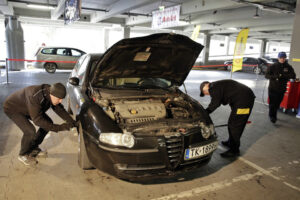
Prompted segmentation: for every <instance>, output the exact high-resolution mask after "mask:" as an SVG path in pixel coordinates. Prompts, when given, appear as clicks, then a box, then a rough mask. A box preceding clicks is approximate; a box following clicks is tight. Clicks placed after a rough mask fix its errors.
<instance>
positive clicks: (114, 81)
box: [94, 78, 172, 89]
mask: <svg viewBox="0 0 300 200" xmlns="http://www.w3.org/2000/svg"><path fill="white" fill-rule="evenodd" d="M94 86H95V87H106V88H116V89H118V88H126V89H127V88H142V89H155V88H162V89H165V88H169V87H171V86H172V82H171V81H169V80H166V79H163V78H110V79H104V80H99V81H98V82H97V83H96V84H95V85H94Z"/></svg>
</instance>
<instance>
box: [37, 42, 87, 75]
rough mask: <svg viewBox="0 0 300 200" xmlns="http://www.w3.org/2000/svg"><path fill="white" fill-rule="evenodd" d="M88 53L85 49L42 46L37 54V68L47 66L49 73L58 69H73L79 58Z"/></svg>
mask: <svg viewBox="0 0 300 200" xmlns="http://www.w3.org/2000/svg"><path fill="white" fill-rule="evenodd" d="M83 54H86V53H85V52H84V51H81V50H79V49H75V48H69V47H40V48H39V49H38V51H37V52H36V54H35V57H36V58H35V59H36V60H37V61H36V62H34V63H33V66H34V67H35V68H45V70H46V71H47V72H49V73H54V72H55V71H56V69H73V68H74V66H75V64H76V62H77V60H78V59H79V58H80V56H82V55H83Z"/></svg>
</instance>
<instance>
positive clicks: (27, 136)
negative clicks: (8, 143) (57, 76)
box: [3, 83, 76, 165]
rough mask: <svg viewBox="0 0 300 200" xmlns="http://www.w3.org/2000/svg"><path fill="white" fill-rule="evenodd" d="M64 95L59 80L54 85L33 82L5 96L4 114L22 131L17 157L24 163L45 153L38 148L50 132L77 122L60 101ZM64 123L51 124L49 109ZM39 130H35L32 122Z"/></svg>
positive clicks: (69, 126) (63, 87) (31, 162)
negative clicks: (31, 84)
mask: <svg viewBox="0 0 300 200" xmlns="http://www.w3.org/2000/svg"><path fill="white" fill-rule="evenodd" d="M65 96H66V88H65V86H64V85H63V84H61V83H55V84H53V85H51V86H50V85H47V84H42V85H33V86H29V87H26V88H23V89H21V90H19V91H17V92H15V93H13V94H11V95H10V96H8V97H7V98H6V100H5V102H4V104H3V109H4V112H5V113H6V115H7V116H8V117H9V118H10V119H11V120H12V121H13V122H14V123H15V124H16V125H17V126H18V127H19V128H20V129H21V130H22V132H23V137H22V140H21V150H20V152H19V157H18V159H19V160H20V161H21V162H22V163H23V164H25V165H35V164H37V163H38V162H37V160H36V158H35V157H36V156H37V155H38V154H45V153H46V152H44V151H42V150H41V149H40V148H39V145H40V144H41V143H42V142H43V140H44V138H45V136H46V134H47V133H48V132H49V131H54V132H58V131H66V130H70V128H72V127H74V126H76V122H75V121H74V120H73V119H72V117H71V116H70V115H69V114H68V113H67V111H66V110H65V109H64V107H63V105H62V104H61V102H62V100H63V99H64V98H65ZM50 107H51V108H52V109H53V111H54V112H55V113H56V114H58V115H59V116H60V117H61V118H62V119H63V120H65V121H66V123H64V124H61V125H58V124H53V121H52V120H51V118H50V117H49V116H48V115H47V114H46V111H47V110H48V109H49V108H50ZM31 121H32V122H33V124H34V125H36V126H38V127H39V129H38V130H37V131H36V129H35V127H34V125H33V124H32V123H31Z"/></svg>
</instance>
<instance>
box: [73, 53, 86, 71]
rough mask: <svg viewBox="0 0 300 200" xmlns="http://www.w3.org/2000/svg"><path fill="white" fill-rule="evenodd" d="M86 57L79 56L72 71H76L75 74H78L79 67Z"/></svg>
mask: <svg viewBox="0 0 300 200" xmlns="http://www.w3.org/2000/svg"><path fill="white" fill-rule="evenodd" d="M85 57H86V55H83V56H81V57H80V58H79V59H78V61H77V62H76V64H75V66H74V69H75V70H76V73H78V69H79V67H80V65H81V64H82V62H83V61H84V59H85Z"/></svg>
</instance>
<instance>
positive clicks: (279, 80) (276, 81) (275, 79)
mask: <svg viewBox="0 0 300 200" xmlns="http://www.w3.org/2000/svg"><path fill="white" fill-rule="evenodd" d="M265 77H266V78H267V79H270V84H269V88H268V91H269V99H270V102H269V117H270V121H271V122H272V123H276V121H277V110H278V108H279V106H280V103H281V101H282V99H283V96H284V93H285V90H286V84H287V82H288V80H289V79H295V78H296V74H295V72H294V69H293V67H292V66H291V65H289V64H288V63H287V61H286V53H285V52H279V54H278V62H276V63H274V64H273V65H271V66H270V67H269V68H268V69H267V72H266V75H265Z"/></svg>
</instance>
